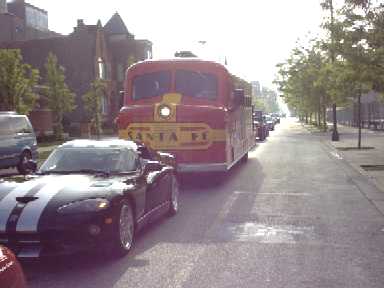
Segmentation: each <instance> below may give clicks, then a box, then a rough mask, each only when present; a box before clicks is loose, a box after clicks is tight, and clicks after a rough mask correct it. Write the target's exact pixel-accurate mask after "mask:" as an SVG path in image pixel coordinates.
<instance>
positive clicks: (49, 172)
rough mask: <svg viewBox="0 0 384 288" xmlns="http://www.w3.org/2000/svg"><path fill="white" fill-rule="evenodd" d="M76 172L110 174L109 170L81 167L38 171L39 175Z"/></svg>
mask: <svg viewBox="0 0 384 288" xmlns="http://www.w3.org/2000/svg"><path fill="white" fill-rule="evenodd" d="M76 173H85V174H102V175H104V176H109V172H106V171H103V170H95V169H79V170H50V171H43V172H37V173H36V174H37V175H48V174H76Z"/></svg>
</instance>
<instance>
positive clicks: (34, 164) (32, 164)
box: [25, 159, 37, 172]
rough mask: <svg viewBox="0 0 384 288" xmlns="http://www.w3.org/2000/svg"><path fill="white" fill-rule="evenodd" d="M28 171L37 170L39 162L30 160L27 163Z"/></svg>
mask: <svg viewBox="0 0 384 288" xmlns="http://www.w3.org/2000/svg"><path fill="white" fill-rule="evenodd" d="M25 168H26V171H32V172H35V171H36V170H37V162H36V161H35V160H32V159H30V160H28V161H27V163H25Z"/></svg>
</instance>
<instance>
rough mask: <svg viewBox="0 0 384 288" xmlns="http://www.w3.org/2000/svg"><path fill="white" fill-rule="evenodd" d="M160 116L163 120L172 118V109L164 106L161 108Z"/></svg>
mask: <svg viewBox="0 0 384 288" xmlns="http://www.w3.org/2000/svg"><path fill="white" fill-rule="evenodd" d="M159 114H160V116H161V117H163V118H168V117H169V116H171V108H169V107H168V106H166V105H162V106H160V107H159Z"/></svg>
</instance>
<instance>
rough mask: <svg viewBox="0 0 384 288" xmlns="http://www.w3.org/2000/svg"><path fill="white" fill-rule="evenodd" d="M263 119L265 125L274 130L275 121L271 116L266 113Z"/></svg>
mask: <svg viewBox="0 0 384 288" xmlns="http://www.w3.org/2000/svg"><path fill="white" fill-rule="evenodd" d="M264 121H265V123H266V125H267V128H268V130H269V131H273V130H275V121H273V119H272V116H271V115H269V114H267V115H265V116H264Z"/></svg>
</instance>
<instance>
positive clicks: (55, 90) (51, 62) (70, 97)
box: [45, 53, 76, 140]
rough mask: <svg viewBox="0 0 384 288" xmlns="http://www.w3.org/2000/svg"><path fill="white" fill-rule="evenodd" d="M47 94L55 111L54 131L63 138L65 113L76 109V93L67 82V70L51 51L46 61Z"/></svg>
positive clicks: (58, 136) (58, 137)
mask: <svg viewBox="0 0 384 288" xmlns="http://www.w3.org/2000/svg"><path fill="white" fill-rule="evenodd" d="M45 69H46V79H45V85H46V94H47V99H48V106H49V108H50V109H51V110H52V111H53V113H54V125H55V126H54V133H55V137H56V139H57V140H61V139H63V124H62V121H63V115H64V113H66V112H71V111H73V110H74V109H75V107H76V106H75V104H74V103H75V94H74V93H72V92H71V90H70V89H69V88H68V86H67V84H66V83H65V73H64V72H65V71H64V68H63V67H62V66H59V65H58V63H57V57H56V56H55V55H54V54H52V53H50V54H49V55H48V58H47V62H46V63H45Z"/></svg>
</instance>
